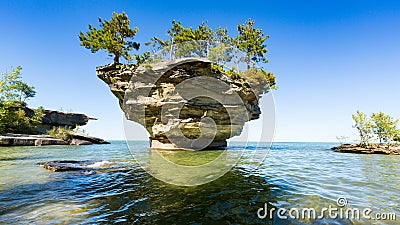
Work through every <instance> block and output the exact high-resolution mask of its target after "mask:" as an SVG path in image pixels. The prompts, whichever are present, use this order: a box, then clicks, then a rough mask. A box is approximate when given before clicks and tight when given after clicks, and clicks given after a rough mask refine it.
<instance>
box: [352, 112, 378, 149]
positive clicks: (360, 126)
mask: <svg viewBox="0 0 400 225" xmlns="http://www.w3.org/2000/svg"><path fill="white" fill-rule="evenodd" d="M352 118H353V120H354V122H355V124H354V128H356V129H357V131H358V134H359V135H360V141H361V146H362V147H368V146H369V143H370V140H371V139H372V137H373V132H372V128H373V125H372V123H371V121H370V120H369V118H368V116H367V115H366V114H365V113H362V112H360V111H359V110H357V112H356V113H355V114H353V115H352Z"/></svg>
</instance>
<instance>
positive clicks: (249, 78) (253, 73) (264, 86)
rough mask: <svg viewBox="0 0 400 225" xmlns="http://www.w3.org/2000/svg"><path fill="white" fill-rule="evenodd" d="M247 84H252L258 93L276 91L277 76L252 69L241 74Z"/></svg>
mask: <svg viewBox="0 0 400 225" xmlns="http://www.w3.org/2000/svg"><path fill="white" fill-rule="evenodd" d="M239 75H240V76H241V77H243V78H244V79H245V81H246V82H248V83H250V84H251V85H252V87H253V89H255V90H256V91H260V92H261V93H266V92H268V91H269V90H271V89H276V88H277V86H276V83H275V76H274V74H272V73H271V72H266V71H264V70H262V69H257V68H250V69H248V70H246V71H244V72H241V73H239Z"/></svg>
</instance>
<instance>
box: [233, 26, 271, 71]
mask: <svg viewBox="0 0 400 225" xmlns="http://www.w3.org/2000/svg"><path fill="white" fill-rule="evenodd" d="M253 25H254V20H251V19H248V20H247V21H246V22H245V23H244V24H239V25H238V26H237V30H238V33H239V35H238V36H237V37H235V38H234V39H233V43H234V44H235V45H236V47H237V48H238V49H239V50H240V51H243V52H245V53H246V57H245V59H244V61H245V62H246V63H247V68H248V69H250V65H251V63H253V65H254V64H255V63H258V62H261V61H262V62H265V63H267V62H268V60H267V58H266V56H265V54H266V53H267V52H268V50H267V46H266V45H265V44H264V42H265V41H266V40H267V39H268V38H269V36H266V35H264V33H263V31H262V30H261V29H256V28H254V27H253Z"/></svg>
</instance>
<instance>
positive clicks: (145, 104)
mask: <svg viewBox="0 0 400 225" xmlns="http://www.w3.org/2000/svg"><path fill="white" fill-rule="evenodd" d="M96 73H97V76H98V77H99V78H100V79H101V80H103V81H104V82H105V83H107V84H108V85H109V87H110V90H111V91H112V93H113V94H114V95H115V96H116V97H117V98H118V100H119V104H120V106H121V109H122V110H123V111H124V113H125V116H126V118H127V119H128V120H131V121H135V122H137V123H139V124H141V125H143V126H144V127H145V128H146V130H147V131H148V133H149V134H150V137H149V138H150V144H151V148H155V149H158V148H160V149H194V150H201V149H219V148H224V147H226V145H227V142H226V140H227V139H229V138H231V137H233V136H237V135H240V133H241V132H242V129H243V126H244V123H245V122H247V121H249V120H254V119H258V118H259V115H260V113H261V111H260V108H259V106H258V100H259V96H258V95H257V94H255V93H254V92H253V90H252V89H251V88H250V86H249V85H248V84H247V83H245V82H243V81H239V80H235V79H231V78H229V77H228V76H226V75H225V74H223V73H222V72H220V71H219V70H214V69H213V67H212V63H211V61H209V60H208V59H200V58H182V59H176V60H172V61H165V62H160V63H155V64H146V65H140V66H135V65H133V66H127V65H115V64H111V65H107V66H102V67H97V68H96Z"/></svg>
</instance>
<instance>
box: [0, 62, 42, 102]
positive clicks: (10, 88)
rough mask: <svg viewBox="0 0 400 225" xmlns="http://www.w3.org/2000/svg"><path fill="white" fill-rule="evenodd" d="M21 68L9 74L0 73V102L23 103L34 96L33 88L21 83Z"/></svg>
mask: <svg viewBox="0 0 400 225" xmlns="http://www.w3.org/2000/svg"><path fill="white" fill-rule="evenodd" d="M21 70H22V67H21V66H18V67H17V68H15V69H13V71H12V72H11V73H7V72H4V73H2V76H1V80H0V101H14V100H18V101H25V100H26V99H28V98H32V97H34V96H35V95H36V91H35V88H34V87H32V86H29V85H28V84H26V83H24V82H23V81H22V77H21Z"/></svg>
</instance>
